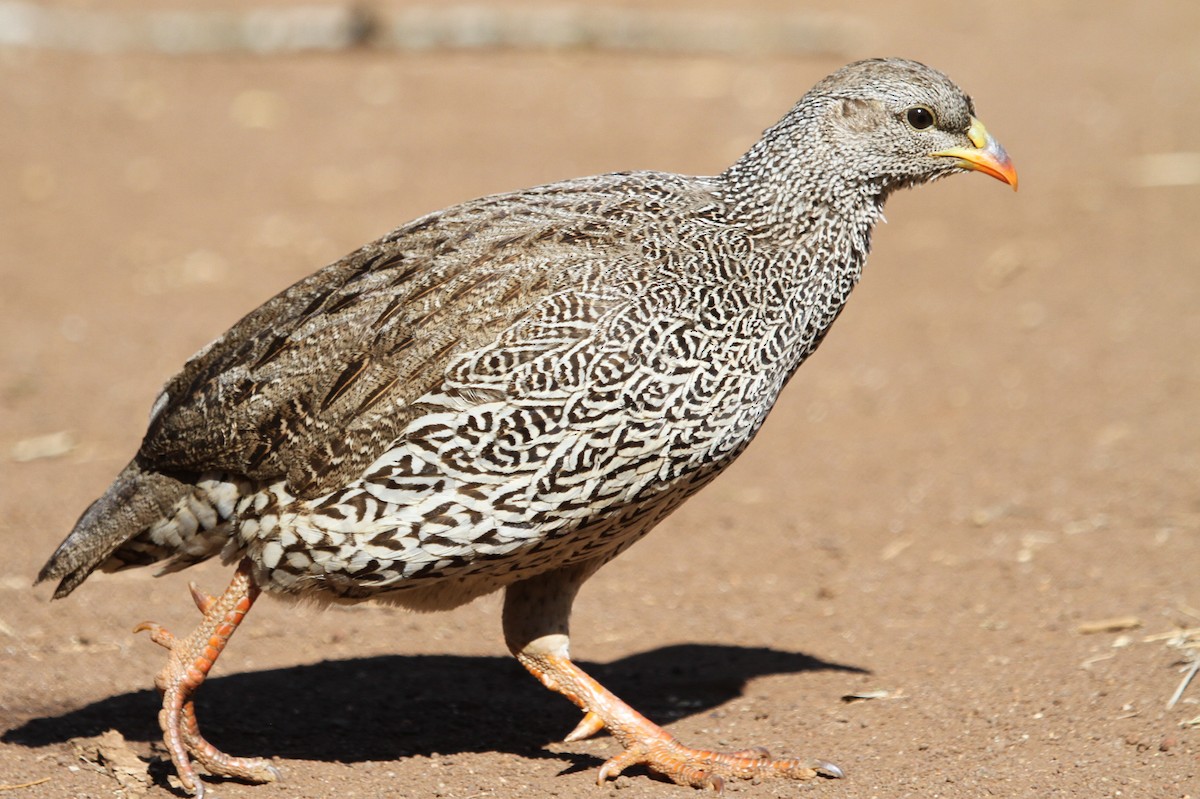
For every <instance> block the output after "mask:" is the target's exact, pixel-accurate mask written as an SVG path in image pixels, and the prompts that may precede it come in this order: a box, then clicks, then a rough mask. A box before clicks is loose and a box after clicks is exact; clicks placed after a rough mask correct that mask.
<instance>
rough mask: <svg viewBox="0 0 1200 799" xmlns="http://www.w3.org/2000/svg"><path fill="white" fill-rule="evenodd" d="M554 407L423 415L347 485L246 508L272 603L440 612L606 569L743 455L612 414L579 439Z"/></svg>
mask: <svg viewBox="0 0 1200 799" xmlns="http://www.w3.org/2000/svg"><path fill="white" fill-rule="evenodd" d="M566 407H567V409H568V410H564V407H563V406H555V407H554V408H549V407H537V406H534V405H525V406H519V407H515V406H514V405H513V404H512V403H506V404H500V403H497V405H496V407H493V408H488V407H486V406H477V407H474V408H471V409H468V410H461V411H447V412H445V413H432V414H429V415H427V416H425V417H422V419H420V420H419V421H417V422H415V423H414V425H413V426H412V427H410V428H409V429H408V430H406V432H405V435H404V437H403V438H402V439H400V441H399V442H398V443H397V445H395V446H394V447H393V448H391V449H390V450H388V451H387V452H386V453H384V454H383V455H382V456H380V457H379V458H378V459H377V460H376V461H375V462H374V463H373V464H372V465H371V466H370V467H368V469H367V470H366V471H365V473H364V474H363V475H362V477H361V478H360V479H358V480H356V481H355V482H354V483H352V484H351V485H349V486H347V487H345V488H343V489H341V490H338V491H336V492H333V493H331V494H329V495H327V496H324V497H320V498H317V499H315V500H312V501H309V502H296V501H293V502H290V503H280V506H282V508H283V510H282V511H281V512H279V513H278V514H264V515H255V514H254V513H253V512H252V509H251V508H249V507H247V508H246V512H244V513H240V514H239V516H241V519H242V520H241V523H240V525H239V527H240V529H239V538H240V539H241V542H242V545H243V547H244V548H245V551H246V552H247V553H248V554H250V556H251V557H252V558H253V559H254V560H255V561H256V562H257V563H258V564H259V566H260V568H261V569H262V576H263V577H264V578H265V580H264V581H265V583H266V585H267V587H268V588H271V589H274V590H276V591H279V592H283V593H289V594H299V595H304V594H321V593H327V594H332V595H334V596H335V597H341V598H346V599H359V598H367V597H377V596H381V595H388V594H394V595H395V596H394V598H395V599H396V600H397V601H400V602H404V601H405V600H404V598H403V596H402V595H403V594H405V593H407V592H414V595H415V594H416V593H421V592H424V593H430V592H432V593H433V594H436V595H437V597H438V599H437V601H436V602H435V603H433V604H435V605H436V606H439V607H444V606H448V605H453V604H458V603H459V602H462V601H467V600H469V599H471V598H474V597H475V596H478V595H481V594H483V593H487V592H488V591H491V590H495V589H496V588H499V587H502V586H503V585H507V584H509V583H511V582H514V581H516V580H520V579H523V578H525V577H528V576H532V575H534V574H538V573H541V572H545V571H549V570H552V569H555V568H558V567H560V566H564V565H567V564H571V563H578V562H583V561H594V560H599V561H603V560H607V559H609V558H611V557H614V556H615V555H616V554H618V553H619V552H620V551H621V550H623V549H624V548H626V547H627V546H629V545H630V544H632V543H633V542H634V541H636V540H637V539H638V538H640V537H641V536H642V535H644V534H645V533H646V532H647V531H649V530H650V529H651V528H652V527H653V526H654V525H655V524H657V523H658V522H659V521H660V520H661V519H662V518H664V517H665V516H666V515H668V514H669V513H670V512H671V511H673V510H674V509H675V508H676V507H678V506H679V505H680V504H681V503H682V502H683V501H684V500H685V499H686V498H687V497H688V496H690V495H691V494H692V493H694V492H695V491H696V490H698V489H699V488H700V487H701V486H702V485H703V484H705V483H707V482H708V480H710V479H711V478H712V477H714V476H715V475H716V474H717V473H718V472H719V471H720V470H721V469H722V468H724V466H725V465H727V464H728V463H729V461H730V460H732V457H733V456H734V455H736V453H737V451H740V448H741V445H736V444H731V443H728V442H725V441H724V439H722V438H720V436H718V435H716V434H717V433H722V434H727V433H728V425H724V426H714V425H713V424H712V420H711V419H699V420H696V423H695V424H694V425H689V424H680V423H679V420H677V419H676V420H668V419H666V418H664V417H663V416H661V415H659V414H643V415H639V414H636V413H629V412H621V413H612V414H610V415H608V416H606V417H603V418H601V419H599V420H594V423H592V424H589V425H578V424H571V423H569V421H568V419H567V418H566V415H567V414H568V411H569V406H566ZM698 431H700V432H698ZM435 583H446V584H447V585H445V586H443V587H440V588H432V587H431V585H432V584H435ZM455 597H459V599H455ZM420 604H423V605H424V604H430V603H427V602H423V603H420Z"/></svg>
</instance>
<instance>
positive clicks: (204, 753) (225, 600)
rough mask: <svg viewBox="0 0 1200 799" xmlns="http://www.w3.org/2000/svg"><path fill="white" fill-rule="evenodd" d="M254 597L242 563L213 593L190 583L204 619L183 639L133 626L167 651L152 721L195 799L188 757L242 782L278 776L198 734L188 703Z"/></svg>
mask: <svg viewBox="0 0 1200 799" xmlns="http://www.w3.org/2000/svg"><path fill="white" fill-rule="evenodd" d="M257 595H258V589H257V587H256V586H255V585H254V583H253V581H252V580H251V578H250V573H249V567H248V566H245V565H243V566H242V567H239V568H238V570H237V572H236V573H235V574H234V578H233V581H232V582H231V583H230V584H229V588H227V589H226V590H225V593H223V594H221V596H219V597H211V596H208V595H207V594H203V593H202V592H200V591H199V590H197V589H196V588H195V587H194V586H193V587H192V597H193V599H194V600H195V602H196V606H197V607H198V608H200V610H201V612H202V613H204V618H203V619H202V620H201V622H200V624H199V626H198V627H196V629H195V630H193V631H192V632H191V634H190V635H188V636H187V637H186V638H177V637H176V636H174V635H172V634H171V632H170V631H168V630H166V629H165V628H163V627H161V626H159V625H158V624H155V623H153V622H142V623H141V624H139V625H138V626H137V627H135V628H134V632H142V631H143V630H146V631H149V633H150V638H151V639H152V640H153V641H154V642H155V643H156V644H158V645H159V646H162V647H165V648H166V649H167V650H168V651H169V652H170V655H169V656H168V657H167V663H166V665H165V666H164V667H163V669H162V671H160V672H159V673H158V675H157V676H156V677H155V678H154V684H155V686H157V688H158V690H159V691H160V692H161V693H162V696H163V704H162V710H160V711H159V714H158V722H159V726H161V727H162V731H163V742H164V743H165V744H166V746H167V751H168V752H169V753H170V755H171V761H172V762H173V763H174V764H175V769H176V771H177V772H178V774H179V779H180V781H181V782H182V783H183V787H184V788H185V789H187V790H188V791H190V792H191V793H192V794H193V795H194V796H196V797H197V799H200V797H203V796H204V785H203V784H202V783H201V782H200V780H199V779H198V778H197V777H196V772H195V770H194V769H193V768H192V762H193V761H194V762H195V763H198V764H199V765H201V766H202V767H204V769H205V770H206V771H207V772H208V773H210V774H214V775H217V776H222V777H231V778H234V779H239V780H245V781H247V782H272V781H274V780H277V779H279V770H278V769H276V768H275V767H274V766H273V765H271V764H270V763H269V762H268V761H267V760H265V759H263V758H257V757H256V758H246V757H233V756H232V755H227V754H225V753H224V752H222V751H221V750H219V749H217V748H216V747H215V746H213V745H212V744H210V743H209V742H208V741H206V740H205V739H204V737H203V736H202V735H201V734H200V726H199V724H198V723H197V721H196V708H195V705H194V704H193V701H192V698H193V696H194V695H195V693H196V690H197V689H198V688H199V687H200V685H201V683H203V682H204V678H205V677H206V676H207V675H208V672H209V670H210V669H212V666H213V663H215V662H216V660H217V657H218V656H219V655H220V654H221V651H222V650H223V649H224V648H225V645H226V643H228V641H229V637H230V636H231V635H233V632H234V630H236V629H237V626H238V624H240V623H241V621H242V618H243V617H244V616H245V615H246V611H248V610H249V609H250V605H251V604H253V602H254V599H255V597H256V596H257Z"/></svg>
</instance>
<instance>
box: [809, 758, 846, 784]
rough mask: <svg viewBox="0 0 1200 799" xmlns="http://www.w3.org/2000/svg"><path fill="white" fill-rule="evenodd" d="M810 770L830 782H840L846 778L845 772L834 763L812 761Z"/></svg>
mask: <svg viewBox="0 0 1200 799" xmlns="http://www.w3.org/2000/svg"><path fill="white" fill-rule="evenodd" d="M812 768H813V770H814V771H816V772H817V773H818V774H820V775H821V776H822V777H828V778H829V779H831V780H840V779H843V778H844V777H845V776H846V772H844V771H842V770H841V768H839V767H838V766H837V764H835V763H830V762H829V761H828V760H814V761H813V763H812Z"/></svg>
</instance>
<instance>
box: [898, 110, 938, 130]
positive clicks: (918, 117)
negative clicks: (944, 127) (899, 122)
mask: <svg viewBox="0 0 1200 799" xmlns="http://www.w3.org/2000/svg"><path fill="white" fill-rule="evenodd" d="M904 118H905V119H907V120H908V124H910V125H912V126H913V127H914V128H915V129H916V130H925V129H926V128H928V127H930V126H932V125H933V112H932V111H930V110H929V109H928V108H926V107H925V106H923V105H918V106H915V107H913V108H910V109H908V111H907V112H905V114H904Z"/></svg>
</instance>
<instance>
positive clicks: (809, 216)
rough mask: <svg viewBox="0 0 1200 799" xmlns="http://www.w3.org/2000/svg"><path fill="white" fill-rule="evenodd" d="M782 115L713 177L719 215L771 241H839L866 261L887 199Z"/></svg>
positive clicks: (826, 142)
mask: <svg viewBox="0 0 1200 799" xmlns="http://www.w3.org/2000/svg"><path fill="white" fill-rule="evenodd" d="M804 116H805V115H797V114H789V115H788V117H785V118H784V119H783V120H782V121H780V122H779V123H778V124H777V125H775V127H773V128H771V129H770V130H768V131H767V132H766V133H765V134H764V136H763V138H762V139H760V140H759V141H758V143H756V144H755V145H754V146H753V147H751V148H750V150H749V151H748V152H747V153H746V154H745V155H743V156H742V157H741V158H739V159H738V161H737V162H736V163H735V164H734V165H733V166H731V167H730V168H729V169H728V170H726V171H725V173H724V174H723V175H722V176H721V178H722V180H723V182H724V185H725V203H726V209H727V212H728V213H729V214H730V216H731V218H732V219H734V220H735V221H736V222H737V223H738V224H740V225H743V226H744V227H745V228H746V229H747V230H750V231H752V232H753V233H759V234H761V235H762V236H763V237H764V238H769V239H770V240H772V241H776V242H784V243H791V244H796V245H800V246H803V247H804V248H805V249H807V250H809V251H811V250H813V247H812V246H811V243H812V242H813V241H814V240H816V241H817V242H820V241H830V242H832V241H833V240H844V241H845V242H846V243H848V244H850V245H851V246H852V248H853V249H854V250H855V251H858V252H861V253H862V255H864V256H865V255H866V251H867V248H868V246H869V244H870V234H871V228H872V227H873V226H874V224H875V223H876V222H877V221H878V220H879V219H880V218H881V217H882V215H883V214H882V211H883V203H884V200H885V199H886V196H887V193H886V192H885V190H884V189H883V188H882V186H881V185H880V184H879V183H877V182H876V181H870V180H863V179H862V178H861V177H859V176H858V173H857V172H856V171H855V170H853V169H850V168H847V167H848V166H850V165H848V164H846V163H845V162H844V160H843V156H842V153H841V152H840V151H839V148H838V147H837V145H836V143H835V142H833V141H832V140H831V139H829V138H828V137H827V136H826V135H825V133H824V132H823V131H822V130H821V129H820V127H819V125H818V124H817V122H816V121H814V120H812V119H807V120H804V121H800V122H797V121H796V119H797V117H800V118H801V119H803V117H804Z"/></svg>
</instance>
